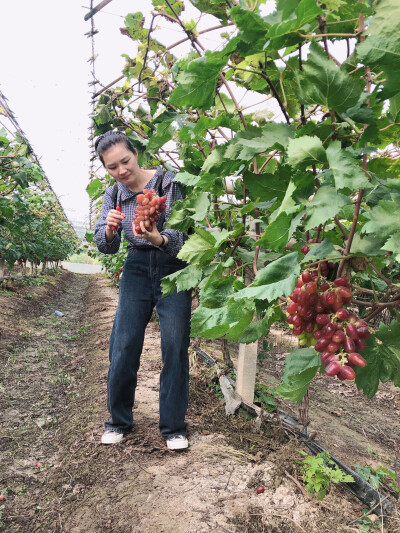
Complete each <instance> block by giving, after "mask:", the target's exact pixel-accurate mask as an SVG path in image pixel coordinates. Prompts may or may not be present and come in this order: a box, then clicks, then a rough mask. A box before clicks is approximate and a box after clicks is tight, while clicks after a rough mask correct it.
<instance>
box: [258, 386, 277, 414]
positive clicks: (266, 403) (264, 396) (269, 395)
mask: <svg viewBox="0 0 400 533" xmlns="http://www.w3.org/2000/svg"><path fill="white" fill-rule="evenodd" d="M254 403H255V404H256V405H259V406H260V407H263V408H264V409H267V410H268V411H273V410H274V409H275V408H276V401H275V398H274V394H273V392H272V391H270V390H269V389H268V387H267V385H264V384H262V383H256V385H255V389H254Z"/></svg>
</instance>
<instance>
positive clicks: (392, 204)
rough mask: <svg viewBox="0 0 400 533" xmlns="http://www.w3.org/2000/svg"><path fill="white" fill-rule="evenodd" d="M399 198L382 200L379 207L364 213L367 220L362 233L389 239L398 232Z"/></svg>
mask: <svg viewBox="0 0 400 533" xmlns="http://www.w3.org/2000/svg"><path fill="white" fill-rule="evenodd" d="M399 210H400V198H399V197H395V198H394V199H393V200H382V201H381V202H380V203H379V205H377V206H375V207H373V208H372V209H371V210H370V211H367V212H366V213H365V216H366V217H367V218H368V219H369V220H368V222H367V223H366V224H364V226H363V228H362V230H361V231H362V233H374V234H375V235H379V236H380V237H390V236H391V235H393V233H395V232H398V231H400V219H399V215H398V214H399Z"/></svg>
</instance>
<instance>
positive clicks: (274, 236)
mask: <svg viewBox="0 0 400 533" xmlns="http://www.w3.org/2000/svg"><path fill="white" fill-rule="evenodd" d="M299 210H302V206H296V207H293V208H291V209H288V210H286V211H282V212H281V213H279V215H278V216H277V217H276V219H275V220H274V221H273V222H271V223H270V224H269V225H268V226H267V227H266V229H265V231H264V233H263V235H262V236H261V238H260V239H259V240H258V241H257V242H255V243H254V246H256V245H257V246H263V247H264V248H270V249H271V250H284V249H285V246H286V244H287V243H288V241H289V239H290V237H291V236H292V235H293V233H294V232H295V231H296V229H297V226H298V225H299V224H300V222H301V219H302V218H303V213H298V211H299ZM297 213H298V214H297ZM296 214H297V216H295V215H296Z"/></svg>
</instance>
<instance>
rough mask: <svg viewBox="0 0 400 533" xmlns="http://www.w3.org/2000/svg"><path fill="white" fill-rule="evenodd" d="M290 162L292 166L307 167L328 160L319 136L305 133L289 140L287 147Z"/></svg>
mask: <svg viewBox="0 0 400 533" xmlns="http://www.w3.org/2000/svg"><path fill="white" fill-rule="evenodd" d="M287 156H288V162H289V164H290V165H291V166H292V167H302V168H305V167H307V166H310V165H318V164H320V163H325V162H326V153H325V149H324V147H323V146H322V141H321V139H319V138H318V137H311V136H309V135H304V137H298V138H297V139H291V140H290V141H289V145H288V149H287Z"/></svg>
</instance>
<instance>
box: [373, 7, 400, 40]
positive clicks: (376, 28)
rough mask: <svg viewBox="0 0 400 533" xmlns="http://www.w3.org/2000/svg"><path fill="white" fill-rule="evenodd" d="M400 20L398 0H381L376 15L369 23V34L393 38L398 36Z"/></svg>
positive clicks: (376, 8)
mask: <svg viewBox="0 0 400 533" xmlns="http://www.w3.org/2000/svg"><path fill="white" fill-rule="evenodd" d="M399 20H400V4H399V2H398V1H397V0H379V2H378V3H377V5H376V7H375V13H374V16H373V17H372V19H371V22H370V23H369V25H368V30H367V33H368V34H369V35H379V36H382V37H386V38H387V39H392V38H393V36H396V37H397V38H398V35H397V34H398V30H399Z"/></svg>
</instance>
